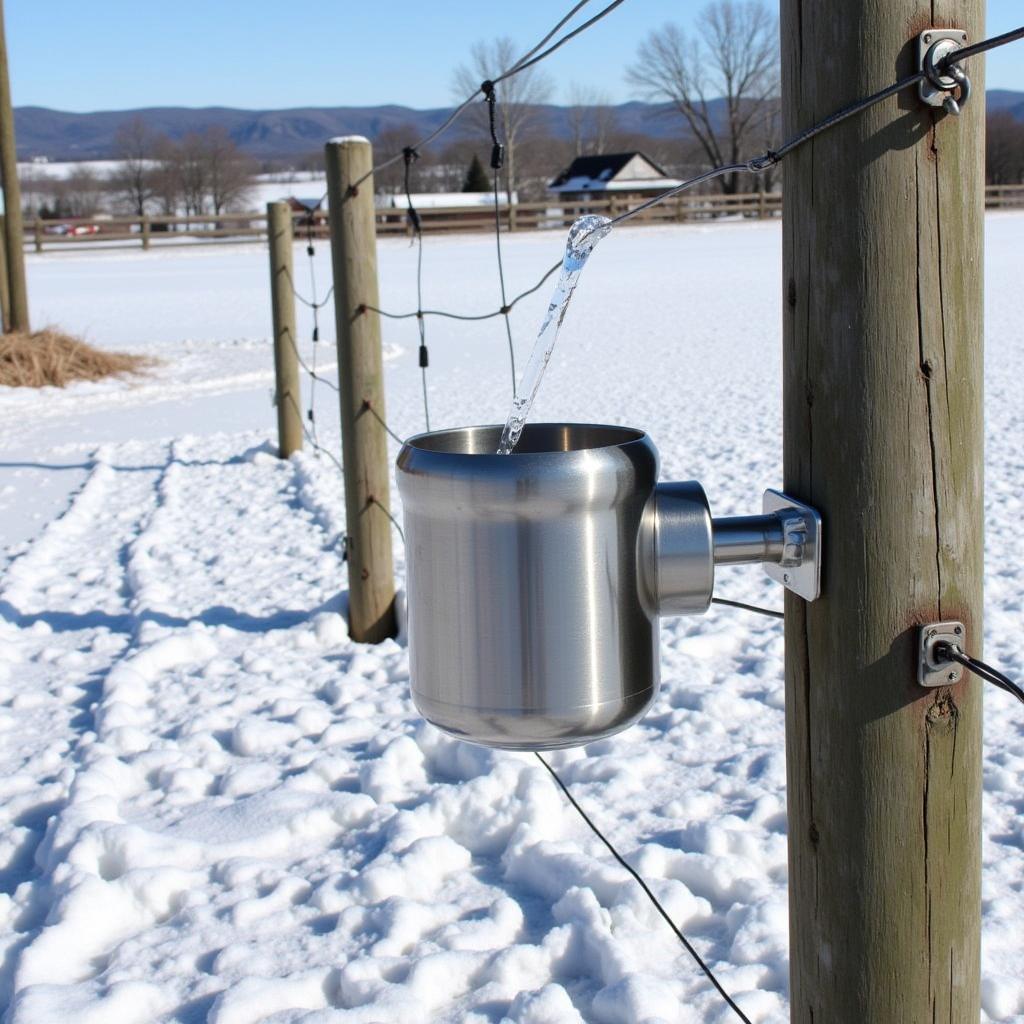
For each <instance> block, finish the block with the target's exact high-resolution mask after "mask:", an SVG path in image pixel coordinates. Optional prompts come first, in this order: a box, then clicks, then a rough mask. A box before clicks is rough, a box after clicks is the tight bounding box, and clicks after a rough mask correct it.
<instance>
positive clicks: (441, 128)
mask: <svg viewBox="0 0 1024 1024" xmlns="http://www.w3.org/2000/svg"><path fill="white" fill-rule="evenodd" d="M589 2H590V0H583V2H582V3H577V4H576V5H575V6H574V7H573V8H572V9H571V10H570V11H569V13H568V14H565V15H563V17H562V18H561V19H560V20H559V22H558V24H557V25H555V27H554V28H553V29H551V30H550V31H549V32H548V33H547V35H546V36H544V38H543V39H542V40H541V41H540V42H539V43H537V44H536V45H535V46H534V47H533V48H532V49H530V50H529V51H528V52H527V53H525V54H524V55H523V56H522V57H520V58H519V60H517V61H516V62H515V63H514V64H513V65H512V66H511V67H509V68H506V69H505V70H504V71H503V72H502V73H501V74H500V75H498V76H497V77H496V78H494V79H493V82H494V84H495V85H497V83H498V82H504V81H505V80H506V79H508V78H511V77H512V76H513V75H517V74H519V72H521V71H525V70H526V69H527V68H529V67H533V65H534V64H537V63H538V62H539V61H542V60H544V59H545V58H547V57H549V56H551V54H553V53H554V52H555V51H556V50H560V49H561V48H562V47H563V46H565V44H566V43H567V42H569V40H570V39H574V38H575V37H576V36H578V35H579V34H580V33H581V32H584V31H586V30H587V29H588V28H590V27H591V26H592V25H595V24H597V22H599V21H600V20H601V19H602V18H604V17H605V16H606V15H608V14H611V12H612V11H614V10H615V8H616V7H618V6H620V5H621V4H622V3H624V2H625V0H613V2H612V3H610V4H608V5H607V6H606V7H604V8H602V9H601V10H600V11H598V13H597V14H595V15H594V16H593V17H592V18H590V19H588V20H587V21H585V22H583V24H582V25H579V26H577V27H576V28H574V29H573V30H572V31H571V32H567V33H566V34H565V35H564V36H562V38H561V39H558V40H556V42H554V43H552V44H551V46H549V47H548V48H547V49H546V50H543V52H538V51H539V50H540V49H541V47H543V46H544V45H545V43H547V42H548V41H549V40H550V39H551V38H552V37H553V36H554V35H555V33H557V32H558V30H559V29H561V28H562V27H564V26H565V24H566V23H567V22H568V21H569V20H570V19H571V18H572V17H573V15H575V14H576V13H577V12H578V11H580V10H582V9H583V8H584V7H585V6H586V5H587V4H588V3H589ZM482 92H483V86H482V85H481V87H480V88H478V89H477V90H476V91H475V92H473V93H472V95H470V96H467V97H466V98H465V99H464V100H463V101H462V102H461V103H460V104H459V105H458V106H457V107H456V108H455V109H454V110H453V111H452V112H451V113H450V114H449V115H448V117H447V118H445V120H444V121H443V122H442V123H441V124H440V125H438V127H437V128H435V129H434V130H433V131H432V132H431V133H430V134H429V135H426V136H424V137H423V138H422V139H420V140H419V141H418V142H415V143H413V144H412V147H411V148H412V149H415V150H423V149H424V148H425V147H426V146H429V145H430V144H431V143H432V142H433V141H434V140H435V139H436V138H438V137H439V136H440V135H442V134H443V133H444V132H446V131H447V130H448V129H449V128H450V127H451V126H452V125H453V124H455V122H456V121H457V120H458V119H459V118H460V117H461V116H462V115H463V114H464V113H465V112H466V111H467V110H468V109H469V108H470V107H471V106H472V105H473V103H474V102H475V101H476V99H477V97H478V96H480V95H481V94H482ZM402 159H403V154H402V153H396V154H395V155H394V156H392V157H389V158H388V159H387V160H382V161H381V162H380V163H379V164H374V166H373V167H371V168H370V170H368V171H367V172H366V173H365V174H364V175H362V176H361V177H359V178H356V180H355V181H354V182H352V184H351V185H350V186H349V188H350V190H351V189H357V188H359V186H360V185H362V183H363V182H364V181H366V179H367V178H369V177H370V176H371V175H373V174H376V173H377V172H378V171H382V170H384V169H385V168H386V167H391V166H393V165H394V164H396V163H398V161H399V160H402ZM325 194H326V193H325Z"/></svg>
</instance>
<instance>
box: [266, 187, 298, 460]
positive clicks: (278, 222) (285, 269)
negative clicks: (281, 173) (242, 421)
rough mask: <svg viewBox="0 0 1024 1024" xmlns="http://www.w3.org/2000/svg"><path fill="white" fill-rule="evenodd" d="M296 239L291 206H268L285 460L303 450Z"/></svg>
mask: <svg viewBox="0 0 1024 1024" xmlns="http://www.w3.org/2000/svg"><path fill="white" fill-rule="evenodd" d="M292 236H293V227H292V211H291V207H290V206H289V205H288V204H287V203H267V238H268V241H269V243H270V244H269V248H270V300H271V308H272V312H273V317H274V404H275V405H276V406H277V440H278V454H279V455H280V457H281V458H282V459H287V458H288V456H289V455H291V454H292V452H297V451H300V450H301V448H302V395H301V392H300V390H299V359H298V350H297V346H298V343H299V341H298V337H297V336H296V333H295V292H294V287H293V283H292V282H293V281H294V276H293V273H292V251H293V248H294V246H293V244H292V242H293V237H292Z"/></svg>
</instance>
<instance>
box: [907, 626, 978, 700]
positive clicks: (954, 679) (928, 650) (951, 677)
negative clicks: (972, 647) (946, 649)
mask: <svg viewBox="0 0 1024 1024" xmlns="http://www.w3.org/2000/svg"><path fill="white" fill-rule="evenodd" d="M966 641H967V630H966V629H965V628H964V624H963V623H962V622H931V623H929V624H928V625H927V626H922V627H921V632H920V636H919V639H918V645H917V681H918V683H919V684H920V685H921V686H952V685H953V684H954V683H959V682H960V679H961V677H962V676H963V674H964V668H963V665H961V664H960V663H959V662H956V661H939V660H937V659H936V657H935V648H936V646H937V645H938V644H943V643H945V644H956V645H957V647H959V648H960V649H961V650H963V649H964V644H965V643H966Z"/></svg>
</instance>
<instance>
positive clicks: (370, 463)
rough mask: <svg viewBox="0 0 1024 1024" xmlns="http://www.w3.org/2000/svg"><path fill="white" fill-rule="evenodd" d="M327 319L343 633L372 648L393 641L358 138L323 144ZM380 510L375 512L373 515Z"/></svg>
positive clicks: (383, 453) (369, 210)
mask: <svg viewBox="0 0 1024 1024" xmlns="http://www.w3.org/2000/svg"><path fill="white" fill-rule="evenodd" d="M326 154H327V190H328V203H329V206H330V211H331V214H330V216H331V260H332V264H333V267H334V315H335V322H336V324H337V331H338V384H339V386H340V400H341V445H342V463H343V465H344V467H345V523H346V533H347V541H346V543H347V551H348V578H349V630H350V632H351V635H352V639H353V640H357V641H362V642H364V643H379V642H380V641H381V640H385V639H387V638H388V637H390V636H394V635H395V611H394V604H395V574H394V567H393V564H392V556H391V529H392V526H391V522H390V521H389V519H388V517H387V515H386V514H385V512H384V509H390V507H391V501H390V496H389V473H388V468H389V467H388V447H387V435H386V433H385V432H384V428H383V427H382V426H381V424H380V422H379V421H378V420H377V418H376V417H375V416H374V415H373V414H372V413H371V412H370V410H371V409H373V410H374V411H375V412H376V413H377V415H378V416H380V418H381V419H384V420H386V419H387V416H386V414H385V406H384V368H383V359H382V357H381V341H380V317H379V316H378V315H377V314H376V313H374V312H372V311H370V310H364V309H363V306H364V305H366V306H379V305H380V299H379V297H378V292H377V237H376V233H375V227H374V208H373V178H372V177H369V178H367V179H366V180H365V181H364V182H363V183H362V184H361V185H359V186H358V188H353V186H352V183H353V182H355V181H358V180H359V179H360V178H361V177H362V176H363V175H364V174H366V173H367V172H368V171H369V170H370V168H371V166H372V165H373V151H372V148H371V146H370V143H369V142H367V141H366V139H361V138H347V139H341V140H332V141H331V142H328V143H327V146H326ZM380 506H383V508H381V507H380Z"/></svg>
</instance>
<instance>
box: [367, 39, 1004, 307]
mask: <svg viewBox="0 0 1024 1024" xmlns="http://www.w3.org/2000/svg"><path fill="white" fill-rule="evenodd" d="M1018 39H1024V26H1022V27H1021V28H1017V29H1013V30H1012V31H1010V32H1004V33H1003V34H1002V35H999V36H994V37H993V38H991V39H986V40H982V41H981V42H978V43H975V44H974V45H973V46H967V47H963V48H962V49H959V50H954V51H953V52H952V53H951V54H949V56H948V57H947V58H946V59H945V60H942V61H939V62H938V65H937V70H938V72H939V73H940V74H941V73H943V72H945V71H946V70H947V68H949V67H950V66H954V65H956V64H957V63H959V62H960V61H962V60H966V59H968V58H969V57H973V56H976V55H977V54H979V53H985V52H986V51H988V50H992V49H995V48H996V47H997V46H1005V45H1006V44H1007V43H1011V42H1015V41H1016V40H1018ZM925 77H926V72H925V71H923V70H922V71H917V72H914V74H912V75H908V76H906V77H905V78H901V79H900V80H899V81H897V82H894V83H893V84H892V85H888V86H886V87H885V88H884V89H880V90H879V91H878V92H875V93H872V94H871V95H870V96H867V97H865V98H864V99H861V100H858V101H857V102H856V103H851V104H850V105H848V106H846V107H843V108H842V109H840V110H838V111H836V112H835V113H834V114H831V115H829V116H828V117H826V118H824V119H823V120H821V121H819V122H817V124H814V125H812V126H811V127H809V128H806V129H804V130H803V131H801V132H798V133H797V134H796V135H794V136H793V137H792V138H790V139H789V140H787V141H786V142H784V143H783V144H782V145H781V146H779V147H778V148H777V149H769V150H766V151H765V152H764V153H762V154H760V155H759V156H756V157H753V158H752V159H750V160H748V161H747V162H746V163H732V164H725V165H723V166H721V167H714V168H712V169H710V170H708V171H704V172H702V173H701V174H698V175H696V176H694V177H692V178H689V179H687V180H686V181H684V182H681V183H680V184H679V185H676V186H674V187H672V188H670V189H666V190H665V191H663V192H659V193H658V194H657V195H656V196H652V197H651V198H650V199H648V200H646V201H645V202H643V203H640V204H638V205H637V206H635V207H633V208H632V209H630V210H626V211H625V212H624V213H621V214H619V215H618V216H617V217H613V218H612V219H611V223H612V224H618V223H620V222H622V221H625V220H629V219H630V218H632V217H635V216H637V214H639V213H642V212H643V211H644V210H648V209H650V208H651V207H653V206H657V205H658V204H659V203H663V202H665V200H666V199H671V198H672V197H674V196H677V195H679V194H680V193H682V192H685V191H687V190H688V189H691V188H693V187H695V186H697V185H700V184H703V183H704V182H707V181H711V180H712V179H714V178H717V177H720V176H721V175H723V174H732V173H738V172H742V171H746V172H749V173H752V174H757V173H760V172H762V171H767V170H769V169H770V168H772V167H774V166H775V165H776V164H778V163H779V162H780V161H781V160H782V159H783V158H784V157H786V156H788V155H789V154H790V153H792V152H793V151H794V150H795V149H797V148H799V147H800V146H802V145H803V144H804V143H806V142H809V141H810V140H811V139H813V138H815V137H816V136H817V135H819V134H821V133H822V132H824V131H826V130H827V129H829V128H832V127H834V126H835V125H837V124H839V123H840V122H841V121H845V120H846V119H847V118H849V117H853V116H854V115H855V114H858V113H861V112H862V111H864V110H867V109H868V108H869V107H872V106H874V105H875V104H876V103H879V102H881V101H882V100H884V99H887V98H888V97H889V96H893V95H895V94H896V93H898V92H902V91H903V90H904V89H907V88H909V87H910V86H912V85H916V84H917V83H918V82H920V81H921V80H922V79H923V78H925ZM499 81H501V76H499V77H498V78H496V79H494V80H493V82H492V83H486V82H485V83H483V84H484V85H485V86H486V85H488V84H493V83H496V82H499ZM560 266H561V263H556V264H555V265H554V266H553V267H552V268H551V269H550V270H548V271H547V272H546V273H545V275H544V277H543V278H541V280H540V281H538V282H537V284H535V285H534V286H533V287H532V288H530V289H529V290H528V291H527V292H524V293H523V295H521V296H518V297H517V298H515V299H513V300H512V302H510V303H508V304H507V308H509V309H511V308H512V306H514V305H515V304H516V302H518V301H519V299H520V298H523V297H524V296H525V295H529V294H532V293H533V292H534V291H536V290H537V289H538V288H540V286H541V285H542V284H543V283H544V281H545V280H547V278H548V277H550V276H551V274H553V273H554V272H555V271H556V270H557V269H558V268H559V267H560ZM364 308H367V309H373V310H374V312H376V313H378V314H379V315H380V316H384V317H388V318H391V319H395V320H401V319H406V318H407V317H410V316H415V315H416V314H415V313H391V312H388V311H386V310H383V309H379V308H375V307H369V306H368V307H364ZM505 308H506V306H505V303H503V304H502V307H501V308H499V309H497V310H494V311H493V312H491V313H484V314H478V315H476V316H466V315H460V314H455V313H449V312H446V311H444V310H423V311H422V315H424V316H447V317H451V318H452V319H456V320H488V319H490V318H492V317H496V316H502V315H504V312H505Z"/></svg>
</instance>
